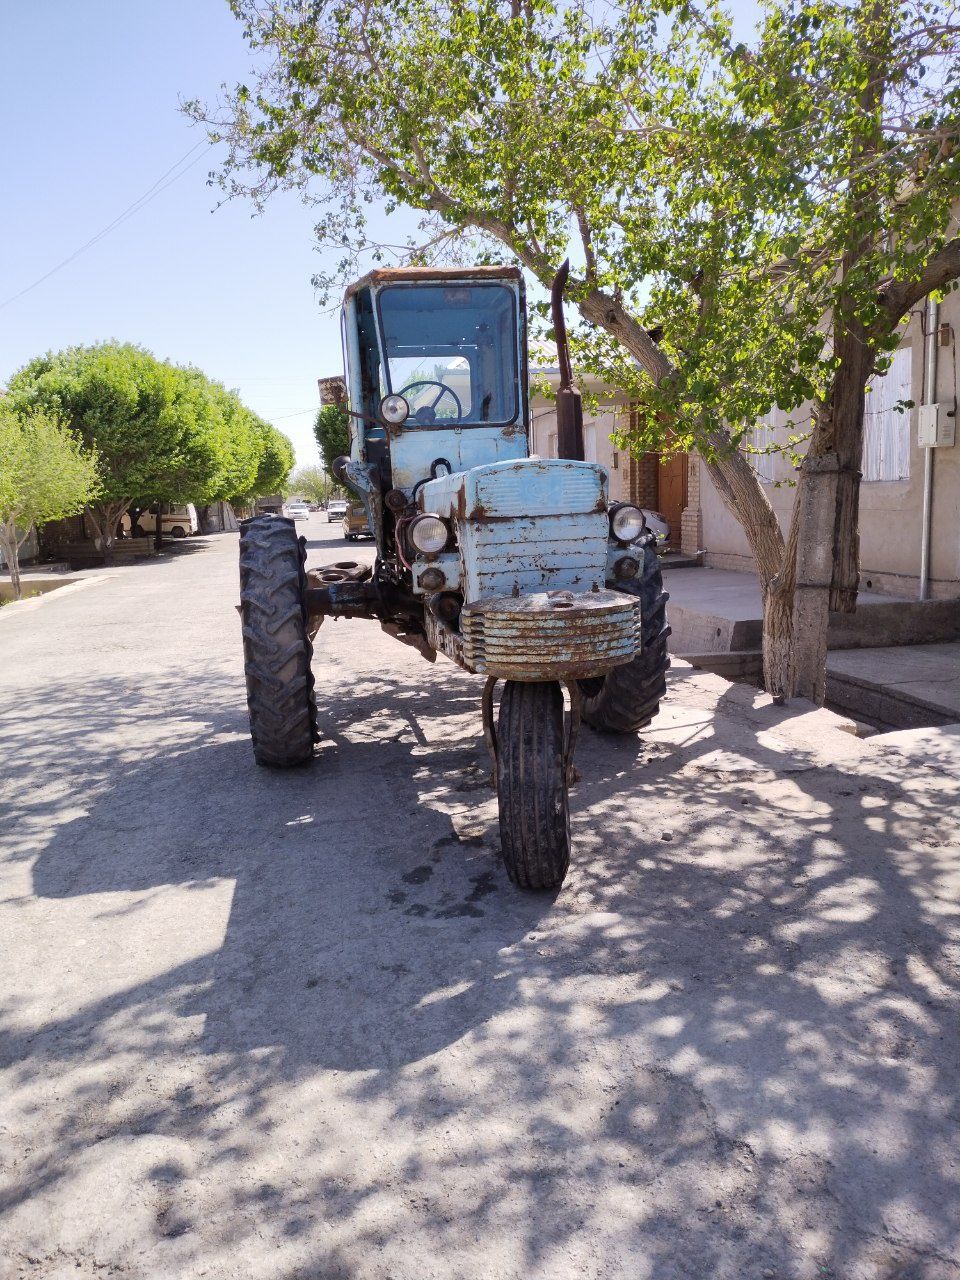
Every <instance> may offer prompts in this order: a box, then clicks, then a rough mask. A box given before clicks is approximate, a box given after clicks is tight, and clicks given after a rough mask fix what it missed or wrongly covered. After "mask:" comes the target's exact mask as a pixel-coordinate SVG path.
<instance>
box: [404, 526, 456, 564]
mask: <svg viewBox="0 0 960 1280" xmlns="http://www.w3.org/2000/svg"><path fill="white" fill-rule="evenodd" d="M449 536H450V534H449V530H448V529H447V526H446V525H445V524H444V523H443V521H442V520H441V519H440V517H439V516H417V518H416V520H414V522H413V524H411V526H410V541H411V542H412V543H413V545H414V546H415V547H416V549H417V550H418V551H419V552H421V553H422V554H423V555H425V556H433V555H436V554H437V553H438V552H440V551H442V550H443V548H444V547H445V546H446V545H447V538H448V537H449Z"/></svg>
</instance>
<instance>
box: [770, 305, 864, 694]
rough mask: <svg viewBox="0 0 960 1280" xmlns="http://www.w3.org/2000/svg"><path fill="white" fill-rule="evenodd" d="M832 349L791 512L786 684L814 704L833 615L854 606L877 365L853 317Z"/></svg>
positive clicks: (822, 688) (821, 689)
mask: <svg viewBox="0 0 960 1280" xmlns="http://www.w3.org/2000/svg"><path fill="white" fill-rule="evenodd" d="M834 350H835V352H836V355H837V358H838V362H839V363H838V365H837V370H836V373H835V374H834V378H833V382H832V384H831V386H830V390H829V392H828V394H827V396H826V397H825V398H824V399H823V400H822V401H821V402H820V403H819V404H818V405H816V406H815V411H814V422H815V426H814V431H813V435H812V437H811V439H810V446H809V448H808V449H807V454H806V457H805V458H804V461H803V464H802V465H801V468H800V479H799V485H798V491H797V502H796V505H795V507H794V514H793V524H794V525H795V526H796V530H795V534H796V542H797V546H798V556H797V591H796V600H795V603H794V617H793V628H794V634H795V636H796V644H795V645H794V648H793V676H792V681H791V683H792V686H793V691H794V693H795V694H796V695H797V696H798V697H801V698H810V699H811V700H812V701H813V702H816V703H818V704H819V703H822V702H823V700H824V697H825V694H826V669H827V632H828V628H829V624H830V613H831V611H832V610H833V611H838V612H842V613H852V612H853V611H854V609H855V608H856V605H857V588H858V586H859V581H860V539H859V533H858V527H859V503H860V474H861V472H860V465H861V459H862V457H863V418H864V398H865V387H866V384H867V382H868V380H869V378H870V376H871V374H872V373H873V369H874V363H875V351H874V346H873V344H872V342H871V340H870V336H869V335H868V334H867V332H866V331H865V330H864V329H863V327H862V325H860V324H859V322H857V321H856V320H850V319H847V320H846V322H842V321H839V320H838V325H837V331H836V334H835V338H834ZM793 534H794V529H793V527H791V535H793Z"/></svg>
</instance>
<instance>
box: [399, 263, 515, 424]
mask: <svg viewBox="0 0 960 1280" xmlns="http://www.w3.org/2000/svg"><path fill="white" fill-rule="evenodd" d="M377 307H378V312H379V320H380V336H381V341H382V344H383V346H382V350H383V353H384V357H385V367H384V370H383V374H382V375H381V377H383V376H384V375H385V380H386V385H385V386H383V387H382V388H381V391H382V394H384V395H387V394H388V393H393V394H397V393H399V394H400V395H402V396H404V398H405V399H406V401H407V403H408V404H409V405H410V416H409V418H408V419H407V421H406V423H405V427H406V428H408V429H409V428H418V427H420V428H430V427H450V426H453V425H456V424H460V423H468V424H479V423H489V424H490V425H506V424H507V423H510V422H514V421H516V418H517V414H518V412H519V408H520V405H519V386H520V379H519V370H518V367H517V306H516V298H515V296H514V293H513V290H511V289H509V288H507V287H506V286H504V285H501V284H469V285H466V284H464V285H461V284H457V285H439V284H438V285H423V284H409V285H402V284H398V285H388V286H387V287H385V288H383V289H381V290H380V294H379V298H378V302H377Z"/></svg>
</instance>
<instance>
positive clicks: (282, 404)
mask: <svg viewBox="0 0 960 1280" xmlns="http://www.w3.org/2000/svg"><path fill="white" fill-rule="evenodd" d="M735 9H738V10H740V13H739V14H738V17H740V19H741V21H743V20H744V19H745V18H746V15H747V14H755V13H756V8H755V6H754V5H753V4H752V3H749V0H739V3H738V4H737V5H736V6H735ZM747 20H748V19H747ZM748 21H749V20H748ZM249 67H250V53H249V51H248V49H247V47H246V45H245V43H244V41H243V37H242V32H241V27H240V24H239V23H238V22H237V21H236V19H235V18H234V17H233V15H232V14H231V13H230V10H229V7H228V5H227V3H226V0H163V2H162V3H157V0H83V3H77V0H27V2H26V3H24V2H23V0H0V386H2V385H3V383H4V381H5V380H6V379H8V378H9V377H10V375H11V374H12V373H13V372H14V371H15V370H16V369H18V368H20V366H21V365H23V364H25V363H26V362H27V361H28V360H30V359H31V358H32V357H33V356H36V355H39V354H41V353H42V352H45V351H49V350H58V349H60V348H62V347H65V346H71V345H75V344H78V343H92V342H97V341H103V340H106V339H110V338H116V339H119V340H121V341H126V342H135V343H139V344H140V345H142V346H145V347H147V348H149V349H150V350H151V351H153V352H154V353H155V354H156V355H158V356H161V357H164V358H168V359H171V360H174V361H176V362H177V363H184V364H186V363H189V364H194V365H196V366H198V367H199V368H200V369H202V370H203V371H204V373H206V374H207V375H208V376H209V377H212V378H216V379H218V380H219V381H221V382H223V383H225V384H226V385H227V386H228V387H233V388H236V389H237V390H238V391H239V392H240V394H241V396H242V398H243V400H244V401H245V403H247V404H248V405H249V406H250V407H251V408H252V409H254V410H255V411H256V412H257V413H259V414H261V415H262V416H263V417H264V418H266V419H268V420H269V421H271V422H273V423H274V424H275V425H276V426H277V427H278V428H279V429H280V430H282V431H284V432H286V434H287V435H289V436H290V438H291V439H292V440H293V442H294V445H295V446H296V450H297V460H298V463H300V464H308V463H313V462H316V461H317V450H316V445H315V443H314V439H313V434H312V430H311V424H312V420H313V416H314V414H315V412H316V409H317V405H318V395H317V382H316V380H317V378H318V377H324V376H327V375H330V374H335V373H339V372H340V371H341V369H342V358H341V353H340V338H339V322H338V318H337V316H336V314H331V313H330V312H325V311H324V310H323V309H322V308H321V306H320V303H319V300H318V298H317V296H316V295H315V293H314V290H313V288H312V286H311V283H310V280H311V277H312V276H313V275H314V273H315V272H316V271H317V270H318V269H319V268H320V266H321V263H322V259H321V257H320V254H319V252H318V250H317V248H316V246H315V241H314V237H313V221H314V219H313V217H312V216H311V211H310V209H309V208H308V207H306V206H304V205H303V203H302V202H301V201H300V200H299V198H298V197H297V196H296V194H294V193H283V194H278V195H276V196H274V197H273V199H272V200H271V201H270V202H269V203H268V206H267V208H266V210H265V212H264V213H262V214H259V215H254V212H253V209H252V206H251V205H250V204H249V203H247V202H244V201H237V202H231V203H228V204H226V205H222V206H221V207H220V208H218V209H215V206H216V205H217V203H218V200H219V194H220V193H219V191H218V190H217V189H215V188H212V187H210V186H209V185H208V184H207V175H208V173H209V171H210V170H211V169H212V168H214V167H215V165H216V162H217V152H216V151H215V150H212V149H210V148H209V147H207V146H205V145H200V146H199V148H198V144H203V142H204V137H203V132H202V130H201V129H200V128H198V127H196V126H193V125H192V124H191V123H190V121H189V120H188V119H187V118H186V117H185V116H184V115H183V113H182V112H181V110H180V103H181V102H182V101H183V100H186V99H191V98H199V99H200V100H201V101H208V102H210V101H213V100H215V99H216V97H217V95H218V91H219V88H220V86H221V84H223V83H224V82H226V83H227V84H229V85H232V84H234V83H235V82H237V81H242V80H245V79H247V72H248V70H249ZM144 196H146V197H147V199H146V200H145V202H144V203H143V204H142V206H141V207H140V208H139V210H138V211H137V212H133V213H131V214H130V215H129V216H127V217H125V218H123V220H121V221H120V222H118V223H117V225H116V226H114V227H112V229H110V230H106V229H107V228H110V226H111V224H112V223H114V222H115V220H117V219H118V218H121V217H122V215H124V214H125V213H126V212H127V211H128V210H129V209H130V207H131V205H133V204H134V203H135V202H136V201H138V200H139V199H140V198H141V197H144ZM401 218H402V221H403V223H404V224H405V225H408V224H409V222H410V220H411V219H410V216H409V215H407V216H406V217H403V215H401ZM382 225H384V226H385V225H386V224H385V222H384V224H382ZM105 230H106V234H104V235H102V236H101V237H100V238H99V239H98V240H97V242H96V243H95V244H93V245H92V246H91V247H89V248H87V249H85V250H84V251H83V252H81V253H79V254H78V255H77V256H76V257H75V258H73V260H72V261H69V262H67V263H66V265H64V266H62V267H61V266H59V264H60V263H62V262H63V261H64V259H67V258H70V257H71V256H72V255H73V254H74V253H75V252H76V250H78V249H80V248H81V246H84V245H85V244H86V243H87V242H88V241H89V240H90V239H91V238H93V237H95V236H97V235H98V234H99V233H100V232H103V231H105ZM389 238H390V239H392V240H394V241H396V240H397V239H402V238H403V236H402V232H398V230H397V228H396V227H391V233H390V236H389ZM54 268H58V269H56V270H54ZM51 272H52V274H49V276H48V278H47V279H44V280H42V281H41V282H40V283H38V284H36V287H31V286H33V285H34V284H35V282H36V281H38V280H40V279H41V277H43V276H45V275H47V274H48V273H51ZM24 290H27V292H23V294H22V296H20V297H17V296H16V295H17V294H20V293H21V291H24ZM8 300H9V301H8Z"/></svg>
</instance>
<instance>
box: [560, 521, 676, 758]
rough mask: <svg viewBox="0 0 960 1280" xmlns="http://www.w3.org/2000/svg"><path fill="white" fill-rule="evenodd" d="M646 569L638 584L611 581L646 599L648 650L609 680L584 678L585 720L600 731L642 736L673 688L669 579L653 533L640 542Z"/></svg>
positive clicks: (642, 602)
mask: <svg viewBox="0 0 960 1280" xmlns="http://www.w3.org/2000/svg"><path fill="white" fill-rule="evenodd" d="M640 548H642V551H643V565H642V567H641V570H640V575H639V577H637V578H635V579H634V580H633V581H632V582H630V583H629V584H628V583H625V582H618V583H616V584H613V583H611V584H610V586H611V588H612V589H613V590H615V591H623V592H626V593H627V594H629V595H635V596H639V597H640V608H641V614H642V626H643V648H642V650H641V651H640V653H638V654H637V656H636V657H635V658H634V659H633V661H632V662H627V663H625V664H624V665H623V666H622V667H614V669H613V670H612V671H610V672H608V674H607V675H605V676H600V677H598V678H596V679H592V680H581V681H580V690H581V692H582V693H583V707H582V711H581V714H582V716H583V719H584V720H585V721H586V723H587V724H588V725H590V727H591V728H592V729H596V730H597V731H598V732H600V733H636V732H637V731H638V730H640V729H643V728H645V727H646V725H648V724H649V723H650V721H651V720H652V719H653V717H654V716H655V715H656V714H657V712H658V711H659V710H660V699H661V698H662V697H663V695H664V693H665V692H666V689H667V670H668V668H669V666H670V658H669V656H668V654H667V637H668V636H669V634H670V628H669V627H668V626H667V620H666V605H667V601H668V600H669V599H670V597H669V595H668V594H667V592H666V591H664V589H663V575H662V573H661V570H660V560H659V558H658V557H657V544H656V539H655V538H654V536H653V534H647V535H646V537H645V538H641V539H640Z"/></svg>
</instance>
